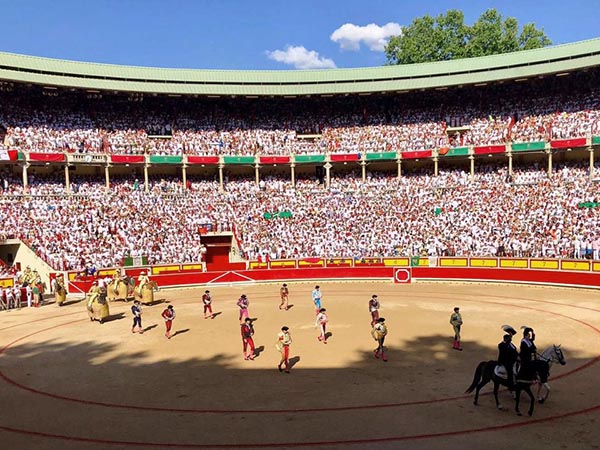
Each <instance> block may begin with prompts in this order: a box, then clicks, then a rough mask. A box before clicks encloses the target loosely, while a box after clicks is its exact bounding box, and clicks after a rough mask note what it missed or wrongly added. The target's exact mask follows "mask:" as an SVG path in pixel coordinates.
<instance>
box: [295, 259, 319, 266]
mask: <svg viewBox="0 0 600 450" xmlns="http://www.w3.org/2000/svg"><path fill="white" fill-rule="evenodd" d="M324 265H325V262H324V261H323V260H322V259H319V260H316V261H312V260H311V261H304V260H302V259H300V260H298V267H314V266H319V267H323V266H324Z"/></svg>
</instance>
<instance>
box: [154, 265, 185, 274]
mask: <svg viewBox="0 0 600 450" xmlns="http://www.w3.org/2000/svg"><path fill="white" fill-rule="evenodd" d="M162 272H179V266H160V267H153V268H152V273H153V274H154V275H158V274H159V273H162Z"/></svg>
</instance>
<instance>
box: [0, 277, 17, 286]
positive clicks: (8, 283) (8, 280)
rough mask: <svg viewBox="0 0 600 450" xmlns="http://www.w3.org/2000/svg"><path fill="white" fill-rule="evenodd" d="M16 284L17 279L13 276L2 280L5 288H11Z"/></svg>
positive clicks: (1, 282)
mask: <svg viewBox="0 0 600 450" xmlns="http://www.w3.org/2000/svg"><path fill="white" fill-rule="evenodd" d="M14 285H15V281H14V280H13V279H12V278H6V279H4V280H0V286H2V287H3V288H11V287H13V286H14Z"/></svg>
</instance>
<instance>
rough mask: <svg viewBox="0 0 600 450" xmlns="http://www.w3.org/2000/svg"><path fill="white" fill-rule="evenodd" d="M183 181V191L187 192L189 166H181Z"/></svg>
mask: <svg viewBox="0 0 600 450" xmlns="http://www.w3.org/2000/svg"><path fill="white" fill-rule="evenodd" d="M181 180H182V181H183V191H184V192H185V191H186V190H187V166H186V165H185V164H184V165H182V166H181Z"/></svg>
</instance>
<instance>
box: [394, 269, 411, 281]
mask: <svg viewBox="0 0 600 450" xmlns="http://www.w3.org/2000/svg"><path fill="white" fill-rule="evenodd" d="M394 281H395V282H396V283H410V270H408V269H396V270H395V271H394Z"/></svg>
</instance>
